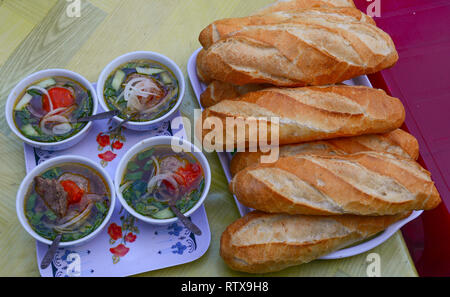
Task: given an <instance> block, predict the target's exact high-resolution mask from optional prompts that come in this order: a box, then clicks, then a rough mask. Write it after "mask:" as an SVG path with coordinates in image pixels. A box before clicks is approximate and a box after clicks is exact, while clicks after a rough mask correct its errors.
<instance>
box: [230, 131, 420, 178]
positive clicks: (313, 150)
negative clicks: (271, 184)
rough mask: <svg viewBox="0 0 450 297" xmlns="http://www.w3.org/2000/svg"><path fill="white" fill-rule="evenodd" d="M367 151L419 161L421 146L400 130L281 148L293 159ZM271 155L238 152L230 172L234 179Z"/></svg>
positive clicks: (281, 155)
mask: <svg viewBox="0 0 450 297" xmlns="http://www.w3.org/2000/svg"><path fill="white" fill-rule="evenodd" d="M365 151H376V152H387V153H391V154H395V155H398V156H400V157H403V158H412V159H414V160H417V158H418V156H419V143H418V142H417V139H416V138H415V137H414V136H412V135H411V134H409V133H408V132H405V131H403V130H401V129H397V130H394V131H392V132H388V133H385V134H370V135H362V136H355V137H348V138H336V139H330V140H324V141H314V142H307V143H299V144H288V145H283V146H280V147H279V157H280V158H284V157H290V156H296V155H300V154H315V155H316V154H319V155H336V154H354V153H359V152H365ZM268 154H269V153H268V152H267V153H263V152H261V151H258V152H238V153H236V154H234V155H233V158H232V160H231V163H230V172H231V175H232V176H235V175H236V173H238V172H239V171H241V170H243V169H245V168H247V167H250V166H254V165H258V164H260V163H261V157H262V156H264V155H268Z"/></svg>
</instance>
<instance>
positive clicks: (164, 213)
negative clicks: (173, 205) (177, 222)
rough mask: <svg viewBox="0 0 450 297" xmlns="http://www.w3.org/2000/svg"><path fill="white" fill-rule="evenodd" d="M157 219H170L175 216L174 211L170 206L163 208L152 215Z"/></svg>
mask: <svg viewBox="0 0 450 297" xmlns="http://www.w3.org/2000/svg"><path fill="white" fill-rule="evenodd" d="M152 217H154V218H155V219H161V220H163V219H170V218H173V217H174V214H173V212H172V211H171V210H170V208H165V209H163V210H160V211H158V212H157V213H155V214H154V215H152Z"/></svg>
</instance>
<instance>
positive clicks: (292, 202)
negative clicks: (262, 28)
mask: <svg viewBox="0 0 450 297" xmlns="http://www.w3.org/2000/svg"><path fill="white" fill-rule="evenodd" d="M230 189H231V191H232V192H233V193H234V194H235V195H236V197H237V199H238V200H239V201H240V202H241V203H242V204H244V205H246V206H248V207H251V208H254V209H257V210H261V211H265V212H270V213H289V214H308V215H342V214H354V215H369V216H375V215H393V214H397V213H400V212H404V211H411V210H421V209H424V210H429V209H433V208H435V207H436V206H437V205H438V204H439V203H440V201H441V198H440V196H439V193H438V191H437V189H436V187H435V185H434V183H433V181H432V180H431V177H430V173H429V172H428V171H426V170H425V169H423V168H422V167H421V166H420V165H419V164H418V163H417V162H415V161H413V160H411V159H404V158H400V157H396V156H394V155H391V154H388V153H380V152H362V153H356V154H352V155H336V156H324V155H298V156H294V157H286V158H281V159H279V160H278V161H277V162H275V163H273V164H263V165H258V166H254V167H248V168H246V169H244V170H242V171H240V172H238V173H237V174H236V175H235V176H234V178H233V180H232V181H231V184H230Z"/></svg>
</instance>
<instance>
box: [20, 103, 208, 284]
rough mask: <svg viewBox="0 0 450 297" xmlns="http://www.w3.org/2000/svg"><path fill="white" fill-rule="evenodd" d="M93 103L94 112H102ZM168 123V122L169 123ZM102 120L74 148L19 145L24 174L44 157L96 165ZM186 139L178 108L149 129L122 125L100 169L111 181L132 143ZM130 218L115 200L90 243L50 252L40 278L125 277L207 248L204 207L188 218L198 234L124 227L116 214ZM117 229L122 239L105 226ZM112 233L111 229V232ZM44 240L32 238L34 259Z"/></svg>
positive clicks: (178, 228) (179, 228) (177, 228)
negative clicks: (111, 153)
mask: <svg viewBox="0 0 450 297" xmlns="http://www.w3.org/2000/svg"><path fill="white" fill-rule="evenodd" d="M102 111H103V110H102V108H101V107H100V106H99V111H98V112H102ZM171 123H173V125H171ZM107 127H108V126H107V121H106V120H103V121H96V122H93V125H92V129H91V130H90V131H89V133H88V135H86V138H85V139H83V141H81V142H80V143H78V144H76V145H75V146H73V147H71V148H69V149H67V150H64V151H53V152H50V151H44V150H40V149H37V148H33V147H31V146H29V145H27V144H24V153H25V165H26V170H27V172H30V171H31V170H32V169H33V168H35V167H36V166H37V165H38V164H40V163H42V162H45V161H46V160H48V159H51V158H54V157H57V156H61V155H68V154H70V155H78V156H82V157H86V158H88V159H90V160H93V161H94V162H96V163H100V164H101V163H102V159H100V157H99V154H102V153H105V152H106V151H108V150H110V149H111V148H110V147H105V148H103V149H102V150H101V151H100V150H99V149H100V147H99V143H98V142H97V135H99V133H100V132H103V131H106V130H108V129H107ZM173 135H176V136H178V137H180V138H184V139H186V134H185V130H184V126H183V124H182V120H181V115H180V112H179V111H177V112H176V113H174V114H173V115H172V116H171V117H170V118H168V119H166V120H165V121H163V122H161V123H159V124H158V125H157V126H156V127H155V128H154V129H153V130H149V131H132V130H129V129H125V131H124V132H123V136H124V137H125V140H123V141H122V142H123V143H124V144H123V147H122V148H121V149H116V150H114V153H115V154H116V155H117V156H116V157H115V159H114V160H112V161H111V162H108V163H107V165H106V166H105V167H104V169H105V170H106V172H107V173H108V174H109V175H110V177H111V178H112V179H114V174H115V171H116V167H117V165H118V163H119V161H120V159H121V158H122V157H123V156H124V155H125V153H126V152H127V150H128V149H130V148H131V147H132V146H133V145H135V144H136V143H138V142H140V141H142V140H143V139H147V138H150V137H154V136H173ZM124 216H125V218H127V219H128V221H130V220H131V218H132V216H131V214H128V213H127V212H126V211H125V209H123V208H122V206H121V204H120V202H119V201H118V200H116V205H115V209H114V213H113V215H112V217H111V219H110V221H109V222H108V223H107V224H106V226H105V228H104V229H103V230H102V231H101V232H100V233H99V234H98V235H97V236H96V237H95V238H93V239H92V240H91V241H89V242H88V243H86V244H83V245H81V246H76V247H67V248H60V249H58V251H57V254H56V255H55V258H54V259H53V261H52V263H51V265H50V266H49V267H48V268H47V269H41V268H40V267H39V271H40V273H41V275H42V276H47V277H65V276H82V277H87V276H93V277H108V276H111V277H118V276H129V275H134V274H139V273H144V272H148V271H153V270H157V269H163V268H166V267H171V266H175V265H180V264H185V263H189V262H192V261H195V260H197V259H198V258H200V257H201V256H203V254H204V253H205V252H206V251H207V250H208V247H209V245H210V242H211V231H210V228H209V223H208V218H207V216H206V211H205V208H204V206H203V205H202V206H201V207H200V208H199V209H197V210H196V211H195V212H194V213H193V214H192V215H191V216H190V218H191V219H192V221H193V222H194V223H195V224H196V225H197V226H198V227H199V228H200V230H201V231H202V235H201V236H197V235H194V234H193V233H191V232H190V231H189V230H188V229H187V228H185V227H184V226H183V225H182V224H181V223H180V222H179V221H177V222H174V223H170V224H167V225H151V224H148V223H145V222H142V221H139V220H136V221H135V222H134V223H132V224H129V225H131V226H132V228H130V229H127V231H126V232H125V228H123V227H124V225H123V222H122V220H121V218H122V217H124ZM113 223H114V224H116V225H117V226H121V227H122V237H121V238H118V239H116V240H113V238H112V236H111V235H110V233H109V232H108V229H109V228H110V226H111V224H113ZM130 232H131V233H132V235H131V238H134V236H136V237H135V239H134V240H133V241H131V242H130V241H127V240H125V237H126V235H127V234H129V233H130ZM112 233H113V234H114V233H117V232H112ZM120 244H124V245H125V247H126V248H127V249H129V250H128V251H127V253H126V255H124V256H120V257H118V256H116V255H117V253H118V252H117V249H115V250H114V253H115V254H116V255H115V254H114V253H113V251H111V250H110V249H114V248H116V247H117V246H118V245H120ZM47 250H48V246H47V245H46V244H43V243H40V242H36V255H37V263H41V260H42V258H43V257H44V254H45V253H46V252H47ZM78 264H79V266H78V268H79V270H80V275H77V274H76V273H70V271H69V270H70V269H72V268H74V269H75V270H76V268H77V265H78Z"/></svg>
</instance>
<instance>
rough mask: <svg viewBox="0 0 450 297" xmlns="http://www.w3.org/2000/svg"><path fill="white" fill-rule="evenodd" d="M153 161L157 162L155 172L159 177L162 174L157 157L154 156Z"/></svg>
mask: <svg viewBox="0 0 450 297" xmlns="http://www.w3.org/2000/svg"><path fill="white" fill-rule="evenodd" d="M152 160H153V162H155V166H156V172H155V175H158V174H159V172H160V166H159V162H158V159H156V157H155V156H152Z"/></svg>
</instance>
